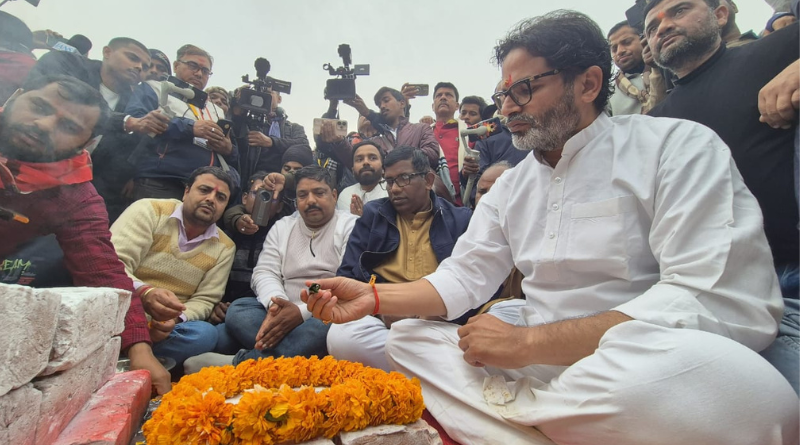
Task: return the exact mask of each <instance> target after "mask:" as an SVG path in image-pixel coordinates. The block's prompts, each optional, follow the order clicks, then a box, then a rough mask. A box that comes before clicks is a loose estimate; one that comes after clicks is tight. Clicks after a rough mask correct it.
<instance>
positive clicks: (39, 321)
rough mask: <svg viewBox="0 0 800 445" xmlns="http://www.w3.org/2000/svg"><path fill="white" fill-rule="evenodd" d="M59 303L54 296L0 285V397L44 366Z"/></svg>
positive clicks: (53, 332) (45, 292)
mask: <svg viewBox="0 0 800 445" xmlns="http://www.w3.org/2000/svg"><path fill="white" fill-rule="evenodd" d="M60 302H61V296H60V295H58V294H57V293H55V292H51V291H48V290H38V291H36V290H34V289H32V288H30V287H25V286H16V285H6V284H0V327H2V328H1V329H2V331H1V332H2V341H0V396H2V395H4V394H6V393H7V392H9V391H10V390H11V389H12V388H18V387H20V386H22V385H24V384H26V383H28V382H30V381H31V380H33V378H34V377H36V376H37V375H38V374H39V373H40V372H42V370H43V369H44V368H45V367H46V366H47V362H48V360H49V358H50V349H51V348H52V346H53V337H54V335H55V331H56V323H57V321H58V308H59V303H60Z"/></svg>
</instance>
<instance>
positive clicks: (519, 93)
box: [492, 69, 561, 110]
mask: <svg viewBox="0 0 800 445" xmlns="http://www.w3.org/2000/svg"><path fill="white" fill-rule="evenodd" d="M560 72H561V70H560V69H554V70H552V71H548V72H546V73H542V74H537V75H535V76H531V77H526V78H524V79H520V80H518V81H516V82H514V83H512V84H511V86H510V87H508V89H507V90H505V91H498V92H496V93H494V94H492V100H493V101H494V104H495V105H496V106H497V109H498V110H500V109H502V108H503V102H504V101H505V100H506V96H508V97H510V98H511V100H513V101H514V103H515V104H517V105H518V106H520V107H522V106H525V105H527V104H528V102H530V101H531V98H532V97H533V91H532V90H531V82H534V81H536V80H538V79H541V78H542V77H547V76H554V75H556V74H558V73H560Z"/></svg>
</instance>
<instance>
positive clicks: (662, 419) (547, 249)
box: [302, 11, 799, 445]
mask: <svg viewBox="0 0 800 445" xmlns="http://www.w3.org/2000/svg"><path fill="white" fill-rule="evenodd" d="M495 54H496V58H497V61H498V62H499V63H500V65H501V67H502V79H503V83H504V85H503V86H502V88H503V90H502V91H500V92H498V93H497V94H495V97H494V98H495V99H496V101H497V102H498V103H499V104H500V105H501V109H502V114H503V115H505V116H507V117H508V128H509V130H510V131H511V132H512V135H513V140H514V145H515V146H516V147H517V148H519V149H524V150H533V151H534V153H533V154H534V156H529V157H527V158H526V159H525V160H524V161H522V162H521V163H520V164H519V165H518V166H517V167H516V168H514V169H513V170H511V171H509V172H507V173H506V174H504V175H503V176H502V177H501V178H500V179H498V181H497V182H496V184H495V185H494V186H493V188H492V191H491V192H490V193H488V194H487V195H486V196H483V197H482V199H481V200H480V203H479V205H478V207H477V208H476V210H475V214H474V216H473V218H472V221H471V222H470V226H469V228H468V229H467V232H466V233H465V234H464V236H462V237H461V238H459V240H458V242H457V244H456V246H455V248H454V250H453V255H452V256H451V257H450V258H449V259H447V260H445V261H444V262H442V264H441V265H440V266H439V268H438V269H437V271H436V272H435V273H433V274H431V275H429V276H427V277H426V278H424V279H421V280H418V281H416V282H412V283H407V284H394V285H390V284H379V285H376V287H375V289H373V288H372V287H371V286H370V285H369V284H367V283H360V282H355V281H351V280H346V279H344V278H333V279H325V280H319V283H320V285H321V286H322V289H323V290H322V291H321V292H318V293H315V294H313V295H311V296H309V295H307V293H304V294H303V296H302V299H303V300H304V301H306V302H307V304H308V306H307V307H308V310H310V311H311V312H312V313H313V314H314V316H315V317H318V318H320V319H322V320H329V321H333V322H335V323H341V322H346V321H349V320H353V319H356V318H359V317H362V316H364V315H368V314H372V313H381V314H416V315H420V316H433V315H439V316H445V315H446V316H447V318H454V317H457V316H458V315H460V314H462V313H464V312H465V311H467V310H468V309H469V308H472V307H475V306H477V305H479V304H481V303H482V302H483V301H485V300H486V299H487V297H488V296H489V295H491V294H492V292H493V291H494V289H496V288H497V286H498V285H499V284H500V281H501V280H503V279H504V278H505V277H506V276H507V275H508V273H509V272H510V271H511V269H512V267H514V266H516V267H517V268H518V269H519V270H520V272H522V274H523V275H524V277H525V278H524V280H523V285H522V287H523V291H524V293H525V295H526V297H527V300H528V304H527V305H526V306H525V307H524V308H523V309H522V310H521V311H520V319H519V320H518V322H517V323H516V325H511V324H507V323H504V322H502V321H500V320H499V319H497V318H496V317H490V316H488V315H481V316H478V317H475V318H473V319H471V320H470V322H468V323H467V324H466V325H465V326H463V327H461V328H457V327H455V326H452V325H448V324H445V323H441V322H433V321H426V320H404V321H401V322H398V323H396V324H395V325H393V326H392V330H391V333H390V334H389V339H388V343H387V345H386V353H387V357H388V358H389V361H390V363H392V364H393V365H394V366H395V368H396V369H398V370H400V371H401V372H403V373H405V374H406V375H409V376H415V377H418V378H419V379H420V380H421V381H422V386H423V396H424V397H425V404H426V406H427V408H428V410H429V411H430V412H431V414H432V415H433V416H434V417H435V418H436V420H437V421H438V422H439V423H440V424H441V425H442V426H443V427H444V429H445V430H446V431H447V433H448V434H450V436H452V437H453V438H454V439H456V440H457V441H459V442H461V443H488V442H491V443H498V444H522V443H525V444H530V443H537V444H551V443H558V444H564V443H570V444H615V445H619V444H642V443H647V444H675V443H704V444H710V443H715V444H722V443H724V444H728V445H730V444H754V443H758V444H775V445H778V444H786V443H797V440H798V417H799V416H798V400H797V396H796V395H795V394H794V391H793V390H792V388H791V387H790V385H789V383H788V382H787V381H786V380H785V379H784V378H783V377H782V376H781V374H780V373H779V372H778V371H777V370H775V369H774V368H773V367H772V366H770V365H769V363H767V362H766V361H765V360H763V359H762V358H760V356H759V355H758V354H757V353H756V352H755V351H758V350H761V349H763V348H765V347H766V346H767V345H769V344H770V342H771V341H772V339H773V338H774V337H775V335H776V331H777V323H778V320H780V316H781V311H782V301H781V298H780V292H779V289H778V283H777V278H776V276H775V273H774V271H773V270H772V264H771V261H770V250H769V247H768V244H767V241H766V237H765V235H764V231H763V227H762V217H761V212H760V210H759V207H758V203H757V202H756V200H755V198H754V197H753V195H752V194H751V193H750V192H749V191H748V190H747V188H746V187H745V186H744V184H743V182H742V179H741V176H740V174H739V172H738V170H737V169H736V166H735V165H734V163H733V161H732V160H731V157H730V152H729V150H728V148H727V147H726V146H725V144H724V143H723V142H722V141H721V140H720V139H719V138H718V137H717V136H716V134H714V133H713V132H712V131H710V130H709V129H708V128H706V127H703V126H700V125H697V124H694V123H691V122H687V121H680V120H674V119H655V118H650V117H647V116H638V115H631V116H623V117H617V118H613V119H612V118H609V117H608V116H607V115H605V114H604V113H603V110H604V108H605V106H606V102H607V100H608V95H609V88H608V85H609V83H610V78H611V58H610V51H609V50H608V45H607V42H606V40H605V39H604V36H603V34H602V31H601V30H600V29H599V28H598V27H597V25H596V24H595V23H594V22H592V21H591V19H589V18H588V17H586V16H585V15H583V14H580V13H576V12H571V11H558V12H555V13H551V14H548V15H546V16H542V17H537V18H534V19H531V20H529V21H527V22H524V23H522V24H521V25H519V27H517V28H516V29H515V30H513V31H512V32H511V33H510V34H509V35H508V36H507V37H506V38H505V39H504V40H502V41H501V42H500V44H499V45H498V46H497V48H496V50H495ZM376 295H377V296H376Z"/></svg>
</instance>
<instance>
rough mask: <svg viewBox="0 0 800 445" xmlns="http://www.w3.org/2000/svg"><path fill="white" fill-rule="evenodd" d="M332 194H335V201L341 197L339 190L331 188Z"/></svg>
mask: <svg viewBox="0 0 800 445" xmlns="http://www.w3.org/2000/svg"><path fill="white" fill-rule="evenodd" d="M331 195H332V196H333V200H334V201H336V200H338V199H339V192H337V191H336V189H331Z"/></svg>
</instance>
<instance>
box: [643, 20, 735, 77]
mask: <svg viewBox="0 0 800 445" xmlns="http://www.w3.org/2000/svg"><path fill="white" fill-rule="evenodd" d="M683 35H684V39H683V41H681V42H677V43H673V44H672V45H670V46H669V47H668V48H667V49H666V50H662V51H659V53H658V54H655V53H653V59H654V60H655V62H656V64H657V65H658V66H660V67H661V68H665V69H668V70H670V71H679V70H680V69H681V68H683V67H684V66H686V65H687V64H689V63H691V62H694V61H695V60H697V59H698V58H700V57H702V56H704V55H705V54H707V53H708V52H709V50H710V49H711V48H713V47H714V44H715V43H716V42H717V39H718V38H719V36H720V28H719V25H718V24H717V20H716V17H715V16H714V14H713V13H709V14H708V18H707V20H706V22H705V23H704V24H703V27H702V28H701V29H700V30H699V31H698V33H697V34H695V35H693V36H690V35H688V34H683Z"/></svg>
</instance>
